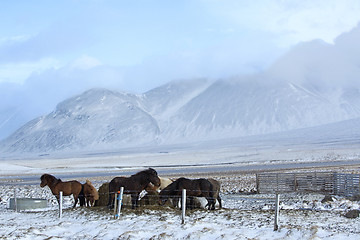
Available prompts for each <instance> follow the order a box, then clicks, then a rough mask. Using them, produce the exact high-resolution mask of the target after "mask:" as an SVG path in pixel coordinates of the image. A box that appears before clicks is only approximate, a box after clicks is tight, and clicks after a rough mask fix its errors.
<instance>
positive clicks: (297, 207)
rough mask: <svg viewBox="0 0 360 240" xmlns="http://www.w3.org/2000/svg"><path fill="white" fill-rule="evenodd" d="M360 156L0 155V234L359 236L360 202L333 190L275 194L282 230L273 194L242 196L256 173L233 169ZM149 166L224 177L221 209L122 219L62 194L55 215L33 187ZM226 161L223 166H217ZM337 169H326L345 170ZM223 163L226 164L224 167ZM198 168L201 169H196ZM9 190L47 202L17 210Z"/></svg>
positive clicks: (284, 149) (292, 152)
mask: <svg viewBox="0 0 360 240" xmlns="http://www.w3.org/2000/svg"><path fill="white" fill-rule="evenodd" d="M358 159H359V152H358V149H357V148H356V147H354V146H350V145H346V146H343V147H334V146H326V147H323V148H321V149H319V148H312V147H308V146H301V145H297V146H295V145H293V146H284V145H282V146H281V147H273V146H271V145H268V146H265V145H264V143H262V144H261V146H260V144H259V146H256V145H252V146H251V147H250V146H245V145H243V146H230V145H228V147H212V148H211V147H206V148H205V147H203V148H202V147H199V146H194V147H193V148H188V149H183V148H175V147H173V148H166V149H152V150H151V151H150V150H149V149H143V150H142V151H138V152H133V151H130V150H129V151H123V152H121V153H114V154H110V153H103V154H96V153H94V154H91V155H85V154H84V155H81V154H80V155H77V156H72V157H70V156H68V157H66V156H64V155H63V156H58V157H55V156H39V157H35V156H33V157H32V158H31V159H22V158H21V157H19V158H13V159H11V158H8V159H2V160H1V161H0V175H1V178H0V198H1V201H0V208H1V209H0V239H206V240H209V239H357V238H358V236H359V234H360V220H359V218H354V219H350V218H346V217H344V215H345V214H346V212H347V211H349V210H351V209H359V204H360V202H359V201H350V200H348V199H345V198H343V197H338V196H335V198H334V201H333V202H328V203H322V202H321V200H322V199H323V198H324V195H321V194H287V195H281V210H280V219H279V220H280V228H279V231H273V224H274V201H273V199H274V195H263V194H252V195H244V194H240V193H241V192H243V191H245V192H249V191H251V190H253V189H254V173H246V172H244V171H240V172H238V173H236V172H232V171H231V169H232V168H234V169H235V168H236V167H241V166H251V165H256V164H258V165H262V166H265V169H266V166H271V165H274V164H281V163H300V164H303V163H312V162H324V163H328V162H336V161H340V162H341V161H343V162H344V163H345V162H348V161H355V160H358ZM194 163H196V164H194ZM148 166H152V167H154V168H155V169H156V170H159V172H163V173H165V172H167V173H168V174H169V176H171V177H180V176H182V175H181V173H180V174H179V172H177V171H176V170H178V169H180V168H181V169H183V173H186V171H187V170H186V169H188V171H189V173H187V175H191V174H192V176H193V177H197V176H202V177H203V176H206V170H208V171H209V174H210V172H211V174H212V175H211V176H212V177H215V178H216V179H218V180H220V182H221V183H222V191H221V193H222V198H223V200H224V208H223V209H221V210H215V211H208V210H202V209H200V210H193V211H190V210H188V211H187V213H186V220H185V224H183V225H182V224H181V218H180V211H179V210H174V209H172V208H169V207H159V206H152V207H142V208H140V209H139V210H131V209H128V208H125V209H124V211H123V212H122V214H121V217H120V219H119V220H115V219H114V217H113V214H112V212H110V211H108V210H106V209H104V208H101V207H97V208H92V209H91V208H85V207H77V208H75V209H72V208H71V205H72V199H71V198H69V197H66V198H65V199H64V206H65V210H64V213H63V217H62V219H59V218H58V210H57V203H56V201H55V198H54V197H53V196H52V195H51V192H50V190H49V189H48V188H47V187H46V188H40V187H39V183H40V180H39V177H40V175H41V174H43V173H50V174H53V175H55V176H57V175H63V176H65V175H68V179H66V178H63V179H62V180H69V179H77V180H79V181H81V182H84V181H85V179H86V176H87V175H88V176H89V178H90V180H91V181H92V182H93V183H94V185H95V186H96V187H97V188H98V187H99V186H100V185H101V184H102V183H103V182H105V181H108V180H109V179H111V178H110V175H122V173H124V175H127V174H128V173H129V172H132V173H135V172H137V171H138V170H140V169H144V167H148ZM224 166H229V168H221V167H224ZM218 167H220V168H218ZM343 168H345V167H336V168H335V169H334V168H330V170H336V171H343V170H344V169H343ZM224 169H227V170H229V169H230V170H229V171H228V172H223V170H224ZM165 170H166V171H165ZM287 170H289V169H287ZM308 170H309V169H308ZM310 170H311V169H310ZM312 170H313V169H312ZM316 170H319V171H321V170H329V168H327V169H322V168H316ZM346 170H347V171H348V172H349V171H350V172H355V173H359V165H349V166H347V167H346ZM196 171H199V173H198V175H197V173H196ZM214 172H215V173H214ZM101 173H105V174H104V175H101ZM97 174H100V175H97ZM24 176H25V177H33V181H34V182H33V183H32V184H31V185H28V184H27V183H25V182H23V180H22V177H24ZM79 176H81V177H79ZM9 183H11V184H9ZM14 189H16V190H17V196H18V197H34V198H45V199H48V208H46V209H39V210H36V211H21V212H15V211H13V210H10V209H9V198H11V197H13V195H14Z"/></svg>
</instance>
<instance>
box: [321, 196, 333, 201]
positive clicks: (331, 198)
mask: <svg viewBox="0 0 360 240" xmlns="http://www.w3.org/2000/svg"><path fill="white" fill-rule="evenodd" d="M333 201H334V198H333V197H332V196H329V195H326V196H325V197H324V199H323V200H321V203H327V202H333Z"/></svg>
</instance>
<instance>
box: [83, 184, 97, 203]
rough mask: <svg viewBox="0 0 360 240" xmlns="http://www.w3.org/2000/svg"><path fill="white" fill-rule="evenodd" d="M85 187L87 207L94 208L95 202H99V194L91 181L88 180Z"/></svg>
mask: <svg viewBox="0 0 360 240" xmlns="http://www.w3.org/2000/svg"><path fill="white" fill-rule="evenodd" d="M83 187H84V197H85V199H86V206H87V207H93V206H94V205H95V201H96V200H99V193H98V191H97V190H96V188H95V187H94V186H93V185H92V184H91V182H90V181H89V180H86V183H84V184H83Z"/></svg>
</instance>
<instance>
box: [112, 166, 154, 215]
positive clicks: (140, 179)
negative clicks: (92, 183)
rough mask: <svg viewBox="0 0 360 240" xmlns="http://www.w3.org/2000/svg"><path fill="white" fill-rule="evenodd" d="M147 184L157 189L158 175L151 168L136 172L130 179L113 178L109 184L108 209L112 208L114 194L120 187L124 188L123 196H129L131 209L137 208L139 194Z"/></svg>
mask: <svg viewBox="0 0 360 240" xmlns="http://www.w3.org/2000/svg"><path fill="white" fill-rule="evenodd" d="M149 183H152V184H153V185H154V186H157V187H158V186H159V185H160V179H159V177H158V174H157V172H156V171H155V170H154V169H152V168H149V169H147V170H144V171H141V172H138V173H136V174H134V175H131V176H130V177H115V178H114V179H113V180H111V181H110V183H109V202H108V206H109V208H113V207H114V196H115V192H117V191H119V190H120V187H124V194H131V207H132V208H133V209H134V208H137V207H138V200H139V194H140V192H141V191H143V190H144V189H145V188H146V187H147V186H148V185H149Z"/></svg>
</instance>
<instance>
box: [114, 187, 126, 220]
mask: <svg viewBox="0 0 360 240" xmlns="http://www.w3.org/2000/svg"><path fill="white" fill-rule="evenodd" d="M123 194H124V187H121V188H120V192H119V194H118V199H117V200H118V204H117V206H118V209H117V214H116V219H119V218H120V212H121V205H122V199H123Z"/></svg>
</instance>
